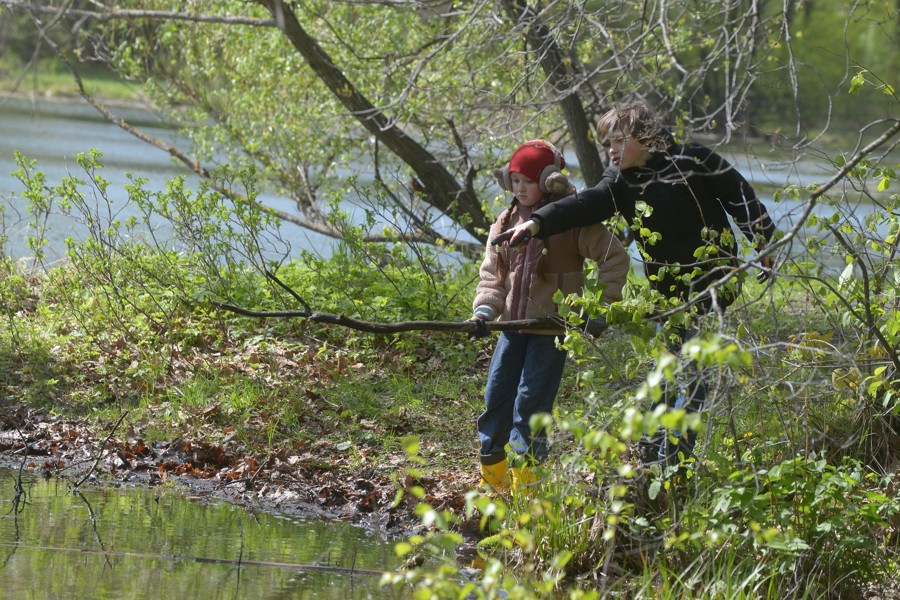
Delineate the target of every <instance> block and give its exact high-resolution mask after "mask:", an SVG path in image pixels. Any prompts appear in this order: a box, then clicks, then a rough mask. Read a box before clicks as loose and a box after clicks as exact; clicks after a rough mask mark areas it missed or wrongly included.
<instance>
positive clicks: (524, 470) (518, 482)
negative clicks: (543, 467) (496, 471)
mask: <svg viewBox="0 0 900 600" xmlns="http://www.w3.org/2000/svg"><path fill="white" fill-rule="evenodd" d="M510 470H511V471H512V489H513V491H516V492H519V493H528V492H529V488H531V487H533V486H534V483H535V481H536V478H535V476H534V471H532V470H531V468H530V467H526V466H522V467H513V468H512V469H510Z"/></svg>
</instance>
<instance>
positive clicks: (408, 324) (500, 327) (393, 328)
mask: <svg viewBox="0 0 900 600" xmlns="http://www.w3.org/2000/svg"><path fill="white" fill-rule="evenodd" d="M212 304H213V306H215V307H216V308H221V309H223V310H227V311H231V312H233V313H237V314H239V315H243V316H245V317H257V318H269V317H273V318H282V319H284V318H288V319H291V318H302V319H307V320H308V321H311V322H313V323H324V324H326V325H340V326H341V327H348V328H350V329H355V330H357V331H364V332H366V333H400V332H403V331H450V332H453V331H459V332H464V333H475V321H398V322H396V323H385V322H378V321H363V320H360V319H353V318H351V317H348V316H345V315H336V314H334V313H323V312H318V311H306V310H265V311H259V310H247V309H246V308H241V307H239V306H234V305H232V304H224V303H222V302H213V303H212ZM563 326H564V325H563V322H562V321H561V320H558V319H523V320H519V321H495V322H491V323H488V329H489V330H491V331H520V330H529V329H548V328H553V329H560V328H562V327H563Z"/></svg>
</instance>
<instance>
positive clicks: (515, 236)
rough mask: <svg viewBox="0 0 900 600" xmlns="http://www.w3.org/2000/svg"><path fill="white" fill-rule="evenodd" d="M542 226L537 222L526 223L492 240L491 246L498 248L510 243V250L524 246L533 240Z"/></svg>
mask: <svg viewBox="0 0 900 600" xmlns="http://www.w3.org/2000/svg"><path fill="white" fill-rule="evenodd" d="M540 229H541V226H540V225H538V224H537V222H535V221H525V222H524V223H522V224H521V225H517V226H516V227H513V228H512V229H508V230H506V231H504V232H503V233H501V234H500V235H498V236H495V237H494V239H492V240H491V244H492V245H494V246H496V245H498V244H502V243H503V242H509V246H510V248H515V247H516V246H522V245H525V244H527V243H528V242H529V241H531V238H532V237H534V236H535V235H537V233H538V231H540Z"/></svg>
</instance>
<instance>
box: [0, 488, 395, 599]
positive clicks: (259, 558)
mask: <svg viewBox="0 0 900 600" xmlns="http://www.w3.org/2000/svg"><path fill="white" fill-rule="evenodd" d="M15 478H16V473H15V472H12V471H3V470H0V598H16V599H27V598H35V599H41V600H43V599H46V598H91V599H107V598H108V599H121V598H158V599H164V598H180V599H188V598H190V599H206V598H253V599H260V598H309V599H334V600H354V599H363V598H385V599H393V598H409V597H411V594H410V593H409V590H395V589H393V588H389V587H385V588H382V587H380V586H379V580H380V577H379V575H378V574H377V573H374V572H380V571H383V570H390V569H392V568H396V566H397V563H398V559H397V558H396V556H395V554H394V552H393V544H392V543H390V542H385V541H383V540H381V539H380V538H378V537H375V536H371V535H369V534H368V533H367V532H366V531H364V530H362V529H360V528H356V527H352V526H349V525H346V524H343V523H324V522H321V521H319V520H316V519H313V520H309V521H305V520H298V519H296V518H287V517H283V516H278V515H272V514H265V513H263V514H250V513H249V512H247V511H246V510H244V509H242V508H239V507H236V506H231V505H228V504H214V505H208V504H205V503H201V502H199V501H196V500H192V499H189V498H186V497H185V496H182V495H180V494H179V493H177V492H175V491H172V490H170V489H164V488H140V487H138V488H131V487H97V486H95V487H89V488H85V489H83V490H81V491H80V492H73V491H72V490H71V487H70V484H69V483H68V482H66V481H61V480H44V479H40V478H35V477H27V478H26V479H24V481H23V483H24V486H23V487H24V489H25V493H26V495H25V496H24V498H25V501H26V502H25V504H24V506H22V505H20V506H19V510H18V511H15V510H14V502H13V501H14V498H15V482H16V481H15Z"/></svg>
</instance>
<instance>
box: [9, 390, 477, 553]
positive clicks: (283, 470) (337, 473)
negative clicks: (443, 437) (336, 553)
mask: <svg viewBox="0 0 900 600" xmlns="http://www.w3.org/2000/svg"><path fill="white" fill-rule="evenodd" d="M122 421H123V422H121V423H118V424H116V423H111V424H109V426H108V427H106V428H105V431H106V433H104V434H103V436H102V437H101V436H100V435H98V434H97V431H96V429H97V426H96V425H89V424H88V423H87V422H86V421H85V422H80V421H72V420H63V419H60V418H57V417H54V416H52V415H48V414H45V413H40V412H32V411H31V409H29V408H28V407H27V406H25V405H21V406H18V407H16V408H15V410H13V411H12V412H10V413H8V414H6V415H3V416H2V417H0V466H3V467H6V468H9V469H13V470H15V471H18V470H22V471H24V472H28V473H33V474H36V475H39V476H42V477H48V478H49V477H58V478H64V479H66V480H67V481H69V482H70V483H71V484H72V485H84V483H85V482H88V481H90V482H104V483H110V484H132V485H149V486H153V485H161V484H168V485H176V486H180V487H182V488H184V489H185V491H186V492H187V493H189V494H190V495H192V496H198V497H200V498H207V499H209V500H225V501H228V502H232V503H235V504H238V505H241V506H245V507H247V508H248V509H251V510H264V511H271V512H280V513H285V514H303V515H314V516H317V517H319V518H321V519H325V520H340V521H345V522H348V523H352V524H355V525H359V526H362V527H365V528H367V529H369V530H371V531H373V532H375V533H377V534H378V535H380V536H382V537H383V538H385V539H396V538H401V537H404V536H408V535H410V534H412V533H416V532H420V531H421V530H422V524H421V522H420V520H419V519H418V517H416V516H415V514H414V508H415V506H416V504H417V502H418V500H417V499H416V498H415V497H413V496H412V495H411V494H409V493H408V491H409V489H410V488H411V487H413V486H420V487H421V488H423V489H424V490H425V492H426V496H425V498H424V500H425V501H426V502H428V503H429V504H430V505H432V506H433V507H435V508H439V509H447V510H450V511H453V512H454V513H455V514H458V515H463V514H464V512H465V503H466V500H465V496H466V493H467V492H468V491H469V490H470V489H472V487H473V486H475V485H477V483H478V480H477V476H476V475H475V473H474V470H471V469H470V470H467V471H469V472H466V473H464V474H461V473H434V474H431V475H428V476H426V477H419V478H413V477H411V476H409V475H408V474H407V468H408V467H410V466H411V462H410V461H409V459H408V457H407V456H405V455H393V456H390V455H389V456H380V457H379V458H378V460H377V461H375V464H376V466H370V464H369V463H367V464H365V465H363V466H360V464H359V461H358V460H356V458H355V457H353V456H352V455H348V453H347V452H346V449H342V448H340V447H339V445H337V444H335V443H333V442H330V441H327V440H320V441H318V442H315V443H312V444H304V445H300V446H298V447H294V448H281V449H279V450H278V451H276V452H272V453H271V454H269V455H266V456H259V455H254V454H251V453H248V452H247V451H246V449H244V448H243V447H242V446H241V445H240V444H238V443H237V442H234V441H232V440H228V436H227V432H224V435H223V436H222V438H221V439H223V440H224V441H223V443H221V444H211V443H209V442H204V441H199V440H200V437H201V436H197V439H190V438H189V437H183V438H181V439H177V440H173V441H169V442H150V443H146V442H144V441H143V440H142V439H141V436H140V435H139V432H137V431H135V430H134V428H133V427H129V426H128V425H127V424H126V423H125V422H124V421H125V419H122ZM113 428H114V429H113ZM110 431H111V434H110V433H109V432H110ZM208 433H209V432H204V436H202V437H203V438H206V439H209V437H210V436H209V435H208ZM465 460H471V459H470V458H468V457H466V458H465ZM398 496H399V500H398Z"/></svg>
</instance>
